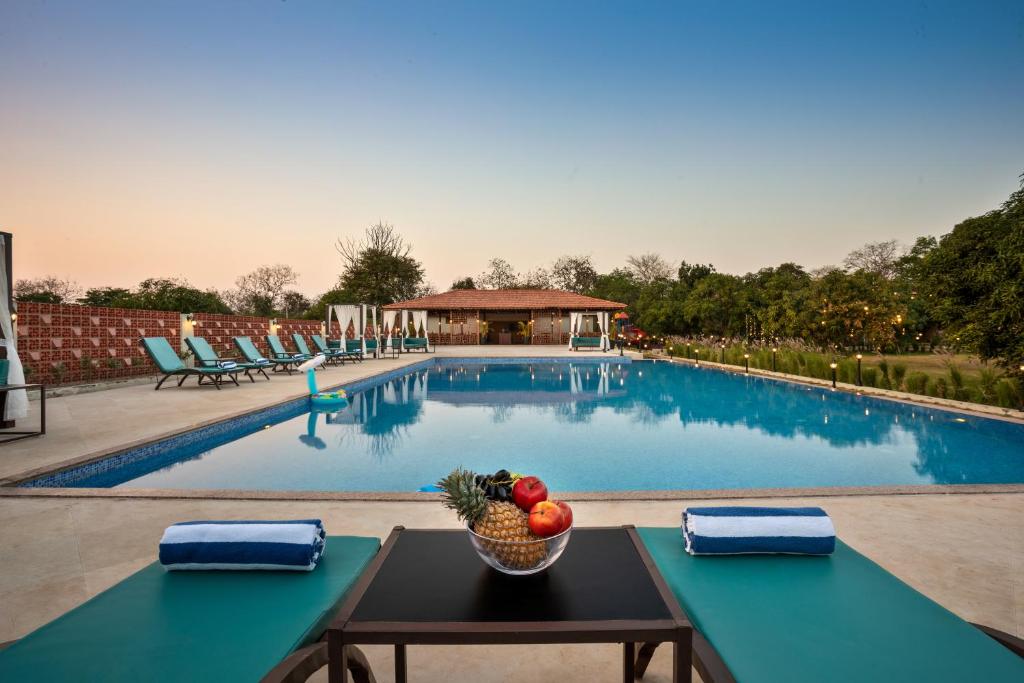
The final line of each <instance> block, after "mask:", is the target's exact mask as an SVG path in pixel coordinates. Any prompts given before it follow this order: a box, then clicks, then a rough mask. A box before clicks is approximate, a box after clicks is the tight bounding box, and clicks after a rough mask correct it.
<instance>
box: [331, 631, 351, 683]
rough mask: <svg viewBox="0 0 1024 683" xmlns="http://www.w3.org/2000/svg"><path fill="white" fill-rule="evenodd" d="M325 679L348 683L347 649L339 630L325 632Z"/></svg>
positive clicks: (335, 682)
mask: <svg viewBox="0 0 1024 683" xmlns="http://www.w3.org/2000/svg"><path fill="white" fill-rule="evenodd" d="M327 680H328V681H329V683H348V650H347V648H346V647H345V642H344V641H343V640H342V639H341V632H340V631H335V630H333V629H332V630H330V631H328V632H327Z"/></svg>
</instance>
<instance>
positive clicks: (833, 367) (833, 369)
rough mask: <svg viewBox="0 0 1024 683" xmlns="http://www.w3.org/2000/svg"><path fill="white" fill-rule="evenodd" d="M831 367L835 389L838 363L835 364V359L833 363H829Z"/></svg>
mask: <svg viewBox="0 0 1024 683" xmlns="http://www.w3.org/2000/svg"><path fill="white" fill-rule="evenodd" d="M829 367H830V368H832V388H833V389H835V388H836V364H835V361H833V362H832V364H831V365H829Z"/></svg>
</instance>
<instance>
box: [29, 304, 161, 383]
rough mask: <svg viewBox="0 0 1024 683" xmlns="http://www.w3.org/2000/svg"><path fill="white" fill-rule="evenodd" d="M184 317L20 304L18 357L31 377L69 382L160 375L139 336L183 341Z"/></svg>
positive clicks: (38, 379)
mask: <svg viewBox="0 0 1024 683" xmlns="http://www.w3.org/2000/svg"><path fill="white" fill-rule="evenodd" d="M180 319H181V317H180V315H179V314H178V313H174V312H168V311H145V310H136V309H128V308H100V307H98V306H78V305H74V304H38V303H30V302H19V303H18V325H17V327H18V355H19V356H20V357H21V361H22V363H23V365H24V366H25V369H26V374H27V378H26V379H27V381H29V382H40V383H44V384H68V383H72V382H88V381H96V380H104V379H117V378H122V377H133V376H138V375H150V374H155V373H156V368H155V367H154V366H153V363H152V362H151V361H150V360H149V358H148V357H147V356H146V354H145V352H144V351H143V350H142V347H141V346H140V345H139V339H140V338H142V337H166V338H167V339H168V341H170V343H171V345H172V346H173V347H174V348H176V349H177V348H178V347H179V345H180V343H181V326H180V324H179V321H180Z"/></svg>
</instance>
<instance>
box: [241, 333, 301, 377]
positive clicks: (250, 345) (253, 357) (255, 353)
mask: <svg viewBox="0 0 1024 683" xmlns="http://www.w3.org/2000/svg"><path fill="white" fill-rule="evenodd" d="M234 341H235V348H236V349H238V351H239V352H240V353H241V354H242V356H243V357H244V358H245V360H246V361H248V362H250V363H257V364H261V365H262V364H264V363H261V361H269V362H270V364H271V365H272V366H273V368H272V369H273V371H274V372H278V371H280V370H284V371H286V372H287V373H288V374H289V375H290V374H292V368H293V367H294V366H296V365H300V364H301V363H303V362H305V361H301V360H295V359H294V358H285V359H276V358H267V357H265V356H264V355H263V354H262V353H261V352H260V350H259V349H258V348H256V344H255V342H253V340H252V339H250V338H249V337H235V338H234Z"/></svg>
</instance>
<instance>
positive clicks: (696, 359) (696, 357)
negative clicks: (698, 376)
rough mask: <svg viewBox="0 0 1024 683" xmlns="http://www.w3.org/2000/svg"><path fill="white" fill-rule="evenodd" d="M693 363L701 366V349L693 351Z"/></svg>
mask: <svg viewBox="0 0 1024 683" xmlns="http://www.w3.org/2000/svg"><path fill="white" fill-rule="evenodd" d="M693 363H694V365H700V349H694V350H693Z"/></svg>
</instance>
